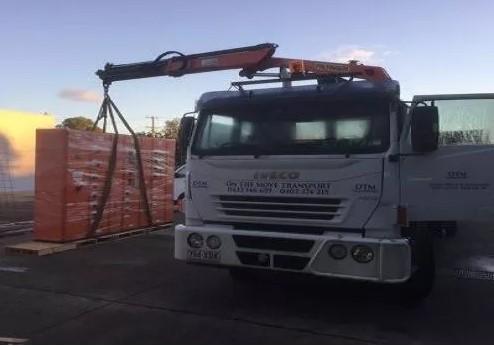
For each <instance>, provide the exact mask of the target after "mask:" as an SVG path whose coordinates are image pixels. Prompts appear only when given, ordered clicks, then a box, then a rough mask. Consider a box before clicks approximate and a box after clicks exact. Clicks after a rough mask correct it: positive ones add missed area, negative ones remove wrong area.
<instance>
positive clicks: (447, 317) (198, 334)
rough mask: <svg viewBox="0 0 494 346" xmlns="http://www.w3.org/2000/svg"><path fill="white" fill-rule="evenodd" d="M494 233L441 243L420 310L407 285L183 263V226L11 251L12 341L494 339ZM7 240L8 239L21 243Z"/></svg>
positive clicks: (4, 272)
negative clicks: (236, 275) (176, 246)
mask: <svg viewBox="0 0 494 346" xmlns="http://www.w3.org/2000/svg"><path fill="white" fill-rule="evenodd" d="M493 239H494V231H492V232H490V231H488V230H486V229H481V228H476V227H473V228H472V229H470V230H469V231H468V232H459V234H458V235H457V237H455V238H446V239H443V240H441V241H440V242H439V244H438V259H439V261H438V262H439V263H438V276H437V280H436V285H435V288H434V290H433V292H432V293H431V295H430V296H429V297H428V298H427V299H426V300H424V301H423V302H422V304H420V305H419V306H415V307H410V306H406V305H404V304H402V302H401V299H400V292H399V290H397V289H396V288H395V287H389V286H381V285H369V284H362V283H355V282H345V281H334V280H319V279H311V278H305V277H291V276H290V277H285V276H274V277H273V276H270V275H269V276H266V275H261V276H259V277H258V278H257V280H254V281H252V282H248V283H238V282H235V281H233V280H232V278H231V277H230V275H229V273H228V271H227V270H224V269H221V268H211V267H203V266H194V265H187V264H185V263H182V262H178V261H176V260H174V259H173V237H172V232H171V229H168V230H165V231H159V232H154V233H150V234H148V235H145V236H140V237H134V238H129V239H125V240H120V241H113V242H106V243H103V244H101V245H95V246H88V247H85V248H81V249H77V250H71V251H66V252H63V253H59V254H55V255H49V256H43V257H35V256H6V255H1V256H0V307H1V309H0V342H1V341H2V340H8V339H3V338H14V339H12V340H11V341H12V342H27V343H54V344H61V343H64V344H75V343H77V344H95V343H97V344H109V343H123V344H133V343H139V344H153V343H165V344H166V343H220V344H223V343H237V344H238V343H254V344H257V343H343V344H347V343H351V344H355V343H357V344H360V343H493V342H494V337H493V335H492V311H494V294H493V292H494V281H493V280H494V274H493V272H494V242H493V241H492V240H493ZM13 241H14V240H13V239H12V238H8V240H7V239H0V244H1V243H5V242H10V243H12V242H13Z"/></svg>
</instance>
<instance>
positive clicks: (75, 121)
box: [57, 117, 101, 131]
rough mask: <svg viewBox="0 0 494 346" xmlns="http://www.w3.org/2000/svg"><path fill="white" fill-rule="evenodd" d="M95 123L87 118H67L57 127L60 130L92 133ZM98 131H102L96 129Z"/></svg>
mask: <svg viewBox="0 0 494 346" xmlns="http://www.w3.org/2000/svg"><path fill="white" fill-rule="evenodd" d="M93 125H94V122H93V121H92V120H91V119H89V118H85V117H71V118H66V119H64V120H63V121H62V123H61V124H59V125H57V127H59V128H63V127H65V128H69V129H73V130H83V131H91V130H92V128H93ZM96 131H101V129H100V128H96Z"/></svg>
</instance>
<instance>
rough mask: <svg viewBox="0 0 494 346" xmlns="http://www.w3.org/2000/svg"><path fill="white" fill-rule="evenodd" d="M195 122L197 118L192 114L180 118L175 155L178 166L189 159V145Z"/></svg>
mask: <svg viewBox="0 0 494 346" xmlns="http://www.w3.org/2000/svg"><path fill="white" fill-rule="evenodd" d="M195 123H196V119H195V118H194V117H192V116H184V117H183V118H182V119H181V120H180V128H179V129H178V136H177V150H176V155H175V156H176V158H175V161H176V162H175V164H176V167H180V166H182V165H183V164H185V161H186V160H187V147H188V146H189V142H190V139H191V137H192V131H194V126H195Z"/></svg>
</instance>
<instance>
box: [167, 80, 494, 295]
mask: <svg viewBox="0 0 494 346" xmlns="http://www.w3.org/2000/svg"><path fill="white" fill-rule="evenodd" d="M455 97H456V99H455ZM478 100H482V101H487V102H486V103H485V104H483V105H481V106H480V108H482V107H484V108H482V109H483V110H479V109H480V108H479V109H477V110H476V111H477V112H480V113H482V112H483V111H484V113H485V111H486V109H487V110H490V111H492V110H493V109H494V107H492V102H490V101H492V95H490V94H487V95H482V96H479V95H456V96H455V95H450V96H444V95H443V96H438V95H436V96H430V97H428V96H421V97H417V98H416V99H414V101H413V102H412V103H411V106H408V105H406V104H405V103H404V102H402V101H401V100H400V95H399V84H398V82H396V81H393V80H385V81H352V80H343V81H337V80H333V81H332V82H328V81H319V82H318V84H317V85H303V86H289V87H281V88H269V89H255V90H243V89H242V90H238V91H220V92H210V93H206V94H204V95H203V96H202V97H201V98H200V100H199V101H198V117H197V121H196V124H195V129H194V131H193V134H192V136H191V137H190V141H188V142H187V145H188V149H187V166H186V167H187V168H186V171H187V172H186V193H185V224H184V225H177V227H176V230H175V257H176V258H177V259H179V260H184V261H187V262H190V263H201V264H211V265H220V266H227V267H230V268H232V269H233V270H236V269H239V268H256V269H264V270H278V271H291V272H301V273H310V274H313V275H318V276H327V277H338V278H344V279H355V280H364V281H374V282H381V283H405V284H406V285H408V286H413V290H414V291H415V292H418V291H420V292H422V293H424V292H428V291H429V290H430V288H431V287H432V281H433V277H434V255H433V248H434V247H433V237H432V235H433V233H434V231H437V230H438V229H439V228H441V227H442V226H441V225H446V224H448V225H455V227H456V224H457V222H458V221H460V220H471V219H472V218H475V217H479V216H480V215H481V214H482V217H483V220H485V221H486V222H492V221H494V206H493V204H492V199H493V197H491V196H492V193H491V191H490V189H491V183H490V180H492V179H491V178H490V177H489V174H488V173H486V172H487V170H483V169H482V165H483V164H487V163H486V162H487V161H485V160H489V159H492V156H493V155H494V151H493V150H492V149H493V147H492V146H491V145H490V144H491V143H490V138H489V136H488V129H486V128H485V127H486V126H487V125H486V121H487V120H485V119H484V120H482V121H484V123H479V124H478V126H484V128H482V129H480V128H479V129H477V128H475V129H471V130H463V129H458V127H461V124H462V121H463V120H461V119H460V118H458V119H456V123H455V122H454V123H453V125H451V124H450V123H448V122H447V121H446V120H445V121H444V122H442V121H441V120H442V118H441V115H440V114H441V112H442V111H444V112H445V113H444V119H447V118H448V116H449V115H448V116H447V115H446V113H448V112H451V110H449V111H448V107H449V108H451V109H453V108H455V102H456V101H469V102H471V101H478ZM446 101H454V102H453V105H452V106H451V104H450V105H449V106H447V107H446V108H444V107H438V103H440V102H445V104H446ZM474 103H475V102H474ZM476 105H477V108H478V107H479V106H478V102H477V103H476ZM456 106H458V102H456ZM473 108H474V111H475V107H473ZM466 112H467V113H468V109H467V110H466ZM491 115H492V116H494V114H491ZM484 118H486V116H485V114H484ZM460 120H461V121H460ZM463 122H464V121H463ZM448 126H449V127H450V128H451V129H452V130H451V129H449V130H448ZM478 126H477V127H478ZM493 130H494V129H493ZM448 131H449V132H448ZM455 131H456V132H455ZM468 131H470V132H468ZM479 131H480V132H479ZM462 136H463V137H462ZM465 136H466V137H465ZM467 137H468V138H467ZM469 140H470V142H468V141H469ZM462 141H463V142H462ZM465 141H466V143H464V142H465ZM472 141H473V142H472ZM475 141H477V142H475ZM482 162H483V163H482ZM454 184H456V185H454ZM458 184H459V185H458ZM465 199H467V200H469V201H471V203H472V205H471V206H467V207H465V206H464V201H465ZM479 208H480V209H479Z"/></svg>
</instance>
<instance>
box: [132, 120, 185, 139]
mask: <svg viewBox="0 0 494 346" xmlns="http://www.w3.org/2000/svg"><path fill="white" fill-rule="evenodd" d="M179 128H180V118H173V119H171V120H166V121H165V126H164V127H162V128H158V129H156V130H155V132H154V134H153V133H152V131H146V132H138V133H137V135H139V136H147V137H156V138H168V139H176V138H177V136H178V130H179Z"/></svg>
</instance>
